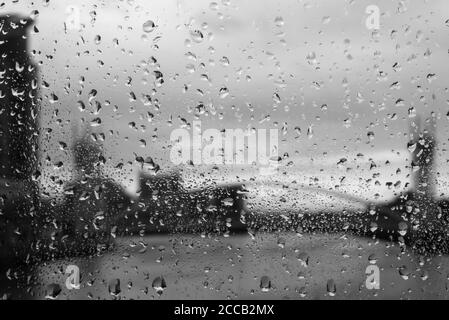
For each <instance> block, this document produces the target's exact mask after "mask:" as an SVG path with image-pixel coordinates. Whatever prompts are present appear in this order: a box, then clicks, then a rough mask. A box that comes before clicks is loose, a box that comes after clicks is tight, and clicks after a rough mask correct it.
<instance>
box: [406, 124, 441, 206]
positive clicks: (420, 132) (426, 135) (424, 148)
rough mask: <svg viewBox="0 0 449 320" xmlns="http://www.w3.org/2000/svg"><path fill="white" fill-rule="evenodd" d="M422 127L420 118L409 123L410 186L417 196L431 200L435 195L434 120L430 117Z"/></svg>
mask: <svg viewBox="0 0 449 320" xmlns="http://www.w3.org/2000/svg"><path fill="white" fill-rule="evenodd" d="M426 122H428V124H427V125H426V127H425V128H424V129H422V128H421V123H420V118H417V119H416V121H415V122H413V123H412V124H411V128H410V136H411V137H410V138H411V140H410V142H409V144H408V146H409V149H411V151H412V163H411V166H412V188H413V190H414V192H415V193H416V196H417V198H421V199H422V200H424V199H427V200H431V199H433V198H434V197H435V174H434V170H435V168H434V158H435V148H436V139H435V133H434V131H435V121H434V119H433V118H430V119H429V120H428V121H426Z"/></svg>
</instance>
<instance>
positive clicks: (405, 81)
mask: <svg viewBox="0 0 449 320" xmlns="http://www.w3.org/2000/svg"><path fill="white" fill-rule="evenodd" d="M14 2H15V1H14ZM95 3H96V4H95ZM368 5H377V6H378V7H379V9H380V12H381V17H380V29H379V30H378V32H374V33H373V30H368V29H367V28H366V26H365V20H366V18H367V16H368V15H367V14H366V13H365V9H366V7H367V6H368ZM70 6H76V7H77V8H78V10H79V12H80V22H81V24H82V27H81V30H65V28H64V22H66V21H67V19H68V18H69V13H68V12H69V9H67V8H69V7H70ZM0 10H2V11H3V12H5V13H6V12H17V13H21V14H23V15H29V14H30V12H31V11H32V10H38V11H39V16H38V17H37V19H36V27H37V29H38V32H37V33H36V32H32V35H31V38H32V42H31V44H32V45H31V48H30V49H32V50H36V51H37V53H38V54H36V56H35V58H34V59H35V61H38V62H39V61H40V73H41V79H42V80H43V81H46V82H47V83H48V84H49V85H50V86H49V87H48V88H43V89H42V91H41V94H42V97H43V103H42V114H41V123H42V127H43V128H47V127H51V128H53V130H54V131H53V132H54V134H52V136H51V137H50V138H49V140H48V141H47V140H46V141H43V142H42V151H43V155H44V156H45V155H47V154H48V155H50V156H51V159H52V161H54V162H56V161H64V163H65V164H66V165H65V168H63V169H61V175H62V176H64V178H65V179H69V177H70V175H69V174H68V172H69V171H70V154H69V153H67V152H66V151H62V150H59V148H58V143H59V141H61V140H63V141H65V142H66V143H69V144H70V143H71V141H70V140H71V139H72V138H71V136H72V134H73V127H79V128H81V127H82V123H81V121H80V119H85V123H87V124H88V125H89V124H90V123H91V121H92V120H93V119H95V118H97V117H100V118H101V120H102V124H101V126H99V127H92V128H91V129H92V131H94V132H103V133H105V134H106V143H105V153H106V155H107V156H108V157H110V159H109V160H108V162H107V170H106V172H107V174H108V175H110V176H113V177H114V178H116V179H118V180H120V181H121V182H123V183H125V184H126V185H128V186H131V187H130V188H131V189H132V186H133V185H134V186H135V183H134V182H133V181H132V178H133V177H134V176H135V174H136V170H135V164H130V165H127V164H126V162H128V161H133V160H134V158H135V155H134V154H133V152H135V153H136V154H138V155H142V156H144V157H146V156H151V157H153V158H154V159H155V160H156V162H158V163H160V164H161V166H162V167H163V168H164V169H165V168H169V167H170V166H171V165H170V162H169V159H168V151H169V146H170V143H169V141H168V140H169V135H170V132H171V130H173V129H175V128H177V127H179V125H180V124H181V121H180V120H179V118H184V119H186V120H187V122H189V123H191V122H192V121H193V120H194V114H195V112H194V111H192V110H194V107H196V106H197V105H198V104H204V105H205V106H206V110H207V111H208V112H206V114H202V115H201V116H200V119H201V120H202V124H203V128H208V127H210V128H218V129H224V128H248V127H254V128H273V127H276V126H278V127H279V128H281V127H282V126H283V125H284V123H285V122H286V123H287V127H288V133H287V135H286V136H285V137H284V140H283V141H282V143H281V145H280V153H281V154H283V153H284V152H288V153H289V155H290V160H292V161H293V166H292V167H291V168H289V169H288V170H289V175H288V176H289V177H292V178H291V179H298V180H300V181H304V182H306V181H308V180H309V179H310V178H311V177H312V178H313V177H319V184H322V185H323V186H327V187H333V186H335V185H336V184H339V181H340V180H341V179H340V178H341V177H343V176H346V180H345V182H344V184H342V186H341V189H342V190H344V191H347V192H350V193H357V194H358V195H359V196H364V197H366V198H373V197H374V195H375V194H376V193H378V192H379V193H381V194H385V195H387V196H388V195H391V194H392V192H393V191H388V190H387V189H386V187H385V182H387V181H393V182H396V181H397V180H402V181H403V182H404V183H405V182H406V180H405V179H404V177H405V175H406V174H407V169H406V168H405V166H407V165H408V160H407V157H408V153H407V150H406V142H407V133H408V127H409V121H410V117H409V113H410V110H415V112H416V113H417V114H421V115H422V117H423V118H425V117H427V116H429V114H430V113H431V112H432V111H433V112H435V115H436V117H437V118H438V119H439V120H438V121H437V124H438V131H437V135H438V137H439V143H440V144H439V155H438V161H439V163H440V167H439V170H440V172H441V176H442V177H444V176H445V175H447V173H448V170H447V169H446V168H445V166H446V165H445V164H446V159H447V153H446V152H445V149H446V146H445V142H446V141H447V138H446V137H447V136H448V135H447V133H448V130H447V127H448V126H447V121H448V119H447V117H446V113H447V112H448V109H449V108H448V103H447V101H448V100H449V99H448V93H447V90H446V87H447V81H446V79H448V67H447V65H448V63H447V62H448V57H449V55H448V48H449V46H448V45H449V37H448V32H449V24H445V21H446V20H447V19H449V3H448V2H447V1H445V0H435V1H431V0H429V1H423V0H413V1H389V0H385V1H372V0H371V1H343V0H341V1H340V0H339V1H337V0H333V1H324V0H323V1H299V0H296V1H295V0H282V1H270V0H258V1H255V0H239V1H235V0H231V1H227V0H224V1H221V0H219V1H216V2H213V1H202V0H195V1H183V0H166V1H143V0H141V1H85V0H80V1H67V0H58V1H54V0H52V1H49V2H48V4H47V5H43V2H42V1H38V2H37V3H36V4H29V2H28V1H27V3H25V2H24V1H18V2H17V3H14V4H13V3H12V1H6V5H5V6H3V7H2V9H0ZM94 11H95V14H93V12H94ZM93 17H94V19H93ZM148 20H151V21H153V22H154V23H155V25H156V27H155V28H154V30H153V31H151V32H148V33H146V32H144V30H143V24H144V23H145V22H147V21H148ZM195 30H200V32H201V33H202V35H203V37H202V39H201V37H200V36H199V35H198V33H197V32H196V31H195ZM97 36H100V37H101V40H100V41H97V42H96V41H95V39H96V37H97ZM97 40H98V37H97ZM117 43H118V45H117ZM151 57H154V58H155V59H156V60H157V62H156V65H151V64H148V62H149V61H151V59H150V58H151ZM223 57H225V58H223ZM142 61H146V63H145V64H142ZM227 61H229V63H227ZM154 70H159V71H161V72H162V73H163V78H164V84H163V85H162V86H160V87H156V86H155V79H154V77H153V73H152V72H153V71H154ZM429 74H430V76H429ZM81 77H84V79H85V82H84V84H83V87H81V85H80V82H79V80H80V78H81ZM68 85H70V87H69V86H68ZM185 86H187V88H188V89H187V91H186V92H184V91H183V89H184V87H185ZM221 88H227V90H228V91H229V95H227V96H226V97H221V96H220V89H221ZM92 89H95V90H97V91H98V94H97V96H96V97H95V98H94V99H93V100H92V102H94V101H98V102H100V103H101V104H102V109H101V110H100V112H99V113H98V114H94V113H93V111H92V110H93V109H92V108H91V107H90V106H89V101H88V94H89V92H90V91H91V90H92ZM153 90H154V91H153ZM130 92H133V93H134V94H135V95H136V96H137V101H130V99H129V98H130ZM275 93H277V94H278V96H279V97H280V102H279V101H275V100H274V99H273V95H274V94H275ZM51 94H55V95H57V96H58V98H59V100H58V101H57V102H55V103H51V102H50V100H51V99H50V97H51ZM142 94H150V95H152V98H153V100H154V99H157V100H158V101H159V107H156V106H155V104H154V103H153V105H151V106H146V105H144V104H143V103H142V102H141V99H140V98H141V96H142ZM79 100H81V101H83V102H84V103H85V105H86V106H87V108H86V111H84V112H80V111H79V109H78V106H77V101H79ZM398 101H399V102H398ZM400 101H402V102H400ZM114 106H116V107H114ZM274 106H275V107H274ZM55 110H58V112H57V113H55ZM148 112H150V113H151V114H153V115H154V118H153V120H152V122H148ZM58 119H61V121H59V122H58V121H57V120H58ZM170 119H171V125H169V122H168V120H170ZM262 119H267V121H264V122H262V123H261V120H262ZM143 126H144V127H143ZM310 126H312V128H313V136H312V137H310V138H308V137H307V136H306V133H307V129H308V128H309V127H310ZM295 127H300V128H301V132H302V135H301V137H300V138H299V139H295V138H294V137H295V135H296V134H295V132H294V130H293V129H294V128H295ZM368 132H373V133H374V138H373V139H372V140H370V139H369V137H368ZM142 139H143V140H145V142H146V145H145V146H143V145H144V144H143V142H142V141H141V140H142ZM358 153H362V154H363V155H364V157H356V155H357V154H358ZM342 157H345V158H347V159H348V162H347V164H346V165H345V166H343V167H341V166H337V165H336V164H337V162H338V161H339V159H341V158H342ZM370 159H373V160H374V161H375V162H376V164H377V165H378V168H379V169H378V170H379V172H380V173H381V176H380V177H379V178H378V179H379V181H380V182H381V186H377V187H376V186H374V185H373V184H372V183H371V184H369V185H366V183H365V182H363V183H362V181H361V179H360V177H362V178H363V179H362V180H366V179H369V178H370V177H371V175H372V174H373V172H371V171H369V170H368V168H369V165H370V162H371V160H370ZM386 160H389V161H390V163H391V164H390V165H389V166H386V165H384V163H385V161H386ZM120 162H123V163H125V166H124V168H123V169H122V170H119V169H113V167H115V166H116V165H117V164H118V163H120ZM441 164H443V165H444V166H441ZM398 168H400V169H401V173H400V174H396V171H397V169H398ZM47 170H48V171H49V172H51V171H52V170H53V168H52V167H48V168H47ZM44 171H45V170H44ZM224 172H226V174H228V176H227V179H229V180H231V181H232V180H236V179H238V178H237V177H236V176H239V177H240V178H241V177H242V176H245V175H246V176H248V177H250V176H251V175H254V173H253V172H252V171H249V170H246V171H245V170H244V171H242V170H241V169H235V168H226V170H225V171H223V172H221V173H220V175H222V176H223V175H224ZM278 178H279V177H278ZM285 179H286V178H285V176H283V177H282V179H281V180H282V181H284V180H285ZM440 180H441V181H440V182H441V186H440V191H441V192H444V191H445V190H446V189H447V186H446V183H447V182H446V181H445V179H443V178H441V179H440ZM403 185H404V184H403ZM131 189H130V190H131Z"/></svg>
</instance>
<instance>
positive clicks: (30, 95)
mask: <svg viewBox="0 0 449 320" xmlns="http://www.w3.org/2000/svg"><path fill="white" fill-rule="evenodd" d="M31 24H32V20H31V19H27V18H22V17H19V16H17V15H5V16H1V17H0V30H1V32H0V55H1V56H0V92H1V94H0V178H2V179H14V180H16V179H18V180H26V179H29V178H30V176H31V174H32V173H33V171H34V170H35V165H36V162H37V159H36V158H37V136H38V131H37V115H38V110H37V90H38V89H37V88H38V84H37V83H38V79H37V68H36V66H35V65H34V63H33V62H32V60H31V58H30V56H29V54H28V36H27V33H28V28H29V27H30V26H31Z"/></svg>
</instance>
